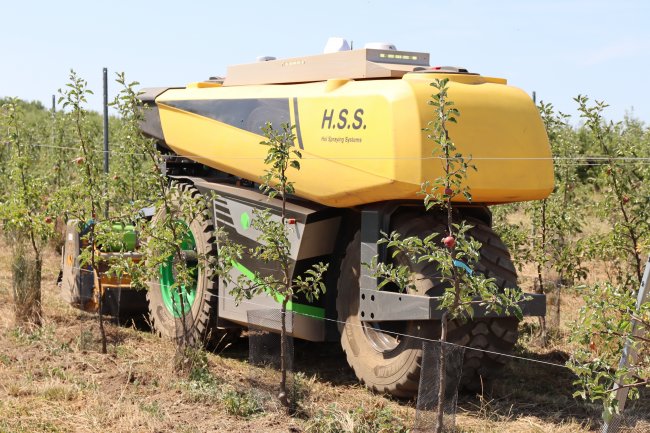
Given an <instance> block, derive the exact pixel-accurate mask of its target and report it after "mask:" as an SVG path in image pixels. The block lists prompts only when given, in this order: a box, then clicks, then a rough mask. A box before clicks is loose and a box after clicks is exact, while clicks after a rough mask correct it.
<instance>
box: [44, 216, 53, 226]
mask: <svg viewBox="0 0 650 433" xmlns="http://www.w3.org/2000/svg"><path fill="white" fill-rule="evenodd" d="M45 224H52V217H49V216H46V217H45Z"/></svg>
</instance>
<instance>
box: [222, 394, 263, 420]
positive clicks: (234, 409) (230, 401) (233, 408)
mask: <svg viewBox="0 0 650 433" xmlns="http://www.w3.org/2000/svg"><path fill="white" fill-rule="evenodd" d="M222 401H223V404H224V406H225V407H226V411H227V412H228V413H229V414H230V415H235V416H236V417H239V418H244V419H250V418H251V417H252V416H253V415H255V414H258V413H262V412H264V406H263V404H262V403H263V402H262V399H261V397H260V396H259V395H257V394H255V393H254V392H252V391H245V392H240V391H236V390H228V391H226V392H225V393H224V395H223V397H222Z"/></svg>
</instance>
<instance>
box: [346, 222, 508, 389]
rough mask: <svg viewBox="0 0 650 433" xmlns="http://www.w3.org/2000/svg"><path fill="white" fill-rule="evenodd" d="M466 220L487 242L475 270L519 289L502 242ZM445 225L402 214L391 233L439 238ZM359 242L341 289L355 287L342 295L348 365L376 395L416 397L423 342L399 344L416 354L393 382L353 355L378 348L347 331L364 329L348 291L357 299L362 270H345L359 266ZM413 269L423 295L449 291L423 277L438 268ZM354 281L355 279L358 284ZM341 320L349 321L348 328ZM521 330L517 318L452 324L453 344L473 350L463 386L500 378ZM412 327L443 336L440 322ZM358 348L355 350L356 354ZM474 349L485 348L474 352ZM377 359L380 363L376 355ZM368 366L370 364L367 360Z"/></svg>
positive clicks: (348, 254)
mask: <svg viewBox="0 0 650 433" xmlns="http://www.w3.org/2000/svg"><path fill="white" fill-rule="evenodd" d="M464 219H465V221H467V223H469V224H470V225H472V226H473V228H472V229H471V230H470V235H471V236H473V237H474V238H475V239H476V240H478V241H480V242H481V243H482V247H481V262H480V263H479V264H478V265H477V266H476V268H475V270H476V271H477V272H481V273H483V274H485V275H486V276H489V277H492V278H495V280H496V284H497V285H498V286H499V287H500V288H505V287H516V283H517V273H516V270H515V267H514V265H513V264H512V261H511V259H510V254H509V252H508V250H507V248H506V246H505V245H504V244H503V242H502V241H501V240H500V239H499V237H498V236H497V235H496V234H495V233H494V231H493V230H492V229H491V228H490V227H489V226H488V225H487V224H485V223H484V222H483V221H481V220H479V219H476V218H472V217H466V218H464ZM443 221H444V219H443V218H442V216H439V217H437V218H436V217H432V216H430V215H422V214H421V213H414V212H403V213H401V214H398V215H397V216H396V217H395V218H394V220H393V224H392V229H393V230H395V229H399V232H400V233H401V234H402V237H408V236H421V237H423V236H426V235H428V234H430V233H431V232H436V233H438V235H439V238H441V237H443V236H444V234H445V232H446V225H445V224H444V222H443ZM358 243H359V234H358V233H357V235H356V236H355V237H354V239H353V240H352V241H351V243H350V245H349V246H348V248H347V250H346V255H345V257H344V258H343V260H342V265H341V274H340V277H339V284H338V287H339V288H342V287H352V288H353V290H351V291H350V290H348V293H347V294H346V293H341V292H339V295H338V296H337V311H338V313H339V330H340V331H341V345H342V347H343V350H344V352H345V353H346V357H347V359H348V363H349V364H350V366H351V367H352V368H353V370H354V371H355V374H356V375H357V377H358V378H359V379H360V380H361V381H362V382H363V383H364V384H365V385H366V386H367V387H368V388H370V389H372V390H374V391H377V392H384V393H390V394H392V395H395V396H397V397H412V396H413V395H415V394H417V390H418V386H419V377H420V369H421V363H422V350H421V344H419V348H416V347H414V346H417V345H418V343H417V342H419V341H420V340H418V339H411V340H415V341H417V342H411V343H409V344H404V345H400V346H401V347H403V348H404V350H413V351H414V353H413V354H412V356H409V357H405V358H406V361H407V362H408V365H405V366H404V368H403V369H402V370H401V371H403V374H402V376H401V377H399V378H395V380H394V381H393V382H392V383H390V384H384V383H378V382H377V379H376V377H374V376H373V374H372V370H373V369H372V366H370V365H364V357H363V356H361V357H360V356H358V355H357V354H355V353H354V352H360V351H365V352H367V353H368V354H369V355H368V357H369V358H372V357H373V356H374V355H373V354H372V351H374V349H373V348H372V347H371V345H370V343H369V342H368V341H366V340H363V339H362V333H360V332H352V333H351V332H350V330H349V329H347V330H346V327H349V326H357V327H358V326H360V322H359V321H358V318H357V319H354V315H353V314H352V312H351V311H349V310H350V309H351V308H354V307H355V305H356V307H357V308H358V304H354V303H353V302H354V300H353V299H351V297H352V296H354V295H352V294H351V293H349V292H354V293H356V296H358V269H356V270H355V269H346V268H349V267H351V266H352V265H353V264H354V263H355V260H356V263H357V265H356V266H358V256H359V253H358V252H357V251H355V248H357V249H358V247H357V245H358ZM412 270H413V271H414V272H415V273H416V275H417V274H420V276H419V278H417V277H416V278H417V279H416V281H415V283H416V286H417V292H418V293H420V294H425V293H426V294H428V295H429V296H435V295H438V294H440V293H441V292H442V291H443V290H444V286H443V284H442V283H440V282H439V283H437V284H436V282H435V278H434V279H433V281H432V279H430V278H424V276H431V275H435V273H436V271H435V267H434V265H433V264H430V263H422V264H416V265H412ZM354 279H356V281H353V280H354ZM354 288H357V289H356V291H355V290H354ZM351 318H352V319H351ZM341 322H345V324H343V323H341ZM517 328H518V320H517V319H515V318H493V319H477V320H472V321H467V322H464V323H462V322H460V321H452V322H451V323H450V327H449V332H448V341H450V342H453V343H455V344H459V345H462V346H465V347H468V348H469V349H466V351H465V361H464V365H463V375H462V378H461V386H463V387H465V388H467V389H470V390H478V389H480V386H481V383H482V380H481V379H483V380H489V379H490V378H492V377H493V376H495V375H496V374H497V372H498V371H499V370H500V368H501V367H502V366H503V365H504V364H505V361H506V360H507V358H506V357H504V356H502V355H499V353H509V352H510V351H511V350H512V348H513V347H514V344H515V343H516V341H517V338H518V331H517ZM407 329H409V330H410V331H411V332H413V333H409V334H410V335H416V336H419V337H425V338H438V336H439V333H440V331H439V322H420V323H419V324H416V323H410V325H409V326H408V327H407ZM350 340H354V341H350ZM357 340H360V341H357ZM407 340H408V339H407ZM353 347H354V349H355V350H352V349H353ZM471 348H476V349H483V350H471ZM491 352H494V353H491ZM368 357H367V358H368ZM374 358H375V361H377V359H376V357H374ZM365 362H368V361H367V360H365ZM379 362H380V363H381V362H382V360H381V359H379ZM375 369H376V368H375Z"/></svg>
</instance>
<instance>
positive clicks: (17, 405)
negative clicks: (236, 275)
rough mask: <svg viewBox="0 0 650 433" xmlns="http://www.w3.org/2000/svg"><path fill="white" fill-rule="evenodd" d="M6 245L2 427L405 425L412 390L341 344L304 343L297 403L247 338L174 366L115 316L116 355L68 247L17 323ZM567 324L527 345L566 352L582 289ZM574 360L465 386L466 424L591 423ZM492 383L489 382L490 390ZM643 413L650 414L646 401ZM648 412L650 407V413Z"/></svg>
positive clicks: (159, 345) (164, 348) (1, 298)
mask: <svg viewBox="0 0 650 433" xmlns="http://www.w3.org/2000/svg"><path fill="white" fill-rule="evenodd" d="M5 250H6V249H3V248H2V245H0V259H2V260H0V432H1V433H18V432H30V433H38V432H77V431H84V432H102V433H103V432H162V431H164V432H186V433H193V432H199V431H200V432H223V431H227V432H232V433H237V432H250V431H259V432H269V433H275V432H287V431H292V432H324V433H327V432H358V433H366V432H367V433H370V432H406V431H408V430H409V429H412V427H413V423H414V419H415V409H414V402H413V401H397V400H393V399H390V398H387V397H383V396H379V395H373V394H372V393H370V392H368V391H367V390H366V389H365V388H363V387H362V386H361V385H359V384H358V382H357V380H356V378H355V377H354V375H353V373H352V372H351V370H350V369H349V367H347V364H346V362H345V358H344V356H343V354H342V353H341V350H340V348H339V347H338V345H336V344H322V343H321V344H316V343H309V342H296V343H295V344H296V346H295V362H294V367H295V368H296V370H297V371H298V372H299V374H296V375H294V379H295V382H296V384H297V387H298V390H299V392H298V395H299V396H298V398H297V400H298V401H297V402H296V403H297V410H296V412H295V415H294V416H293V417H289V416H287V415H286V413H285V411H284V410H283V409H282V408H281V407H280V406H279V405H278V404H277V402H276V399H275V397H274V396H275V393H277V392H276V391H275V390H276V387H277V383H278V381H277V375H278V372H277V371H275V370H271V369H261V368H258V367H251V366H250V365H249V364H248V363H247V362H246V351H247V343H246V339H243V338H242V339H239V340H237V341H235V342H234V343H233V344H232V346H231V347H228V348H227V349H225V350H221V351H220V354H219V355H216V354H212V353H206V352H204V351H197V352H196V353H193V354H192V357H191V358H192V368H190V369H189V371H187V372H185V373H184V374H180V375H179V373H177V372H175V371H174V359H175V355H176V348H175V347H174V345H173V344H172V343H171V342H169V341H165V340H161V339H159V338H158V337H156V336H154V335H153V334H151V333H149V332H146V331H142V330H138V329H135V328H133V327H118V326H116V325H114V324H112V323H108V324H107V333H108V340H109V348H108V349H109V354H108V355H101V354H99V351H98V347H99V332H98V327H97V322H96V317H94V316H93V315H89V314H86V313H82V312H79V311H77V310H75V309H72V308H71V307H69V306H68V305H66V304H64V303H63V301H62V300H61V299H60V298H59V294H58V289H57V288H56V285H55V279H56V275H57V273H58V263H59V257H58V256H57V255H56V254H54V253H48V255H47V256H46V262H45V268H44V276H43V288H44V292H43V309H44V326H43V328H42V329H40V330H38V331H36V332H33V333H30V332H27V331H24V330H17V329H15V328H14V326H13V321H12V320H11V318H12V310H11V291H10V289H9V288H10V275H9V274H8V272H9V268H8V266H7V263H6V261H7V260H8V258H7V256H3V254H6V253H3V252H2V251H5ZM562 302H563V315H562V320H561V324H560V327H559V328H558V330H557V332H556V333H555V334H554V336H553V338H552V339H551V344H550V345H549V346H548V347H545V348H542V347H540V346H539V345H538V343H537V338H536V337H535V334H536V332H537V326H538V324H537V322H536V321H535V320H527V321H526V323H525V324H524V325H523V326H522V339H521V342H520V344H519V345H518V347H517V353H518V354H519V355H521V356H524V357H529V358H536V359H539V360H542V361H548V362H554V363H562V362H563V359H564V358H565V357H566V356H567V353H569V352H570V348H569V347H568V346H566V345H565V343H564V341H565V338H564V337H565V336H566V334H567V333H568V332H569V325H570V322H571V321H572V320H574V318H575V310H576V306H578V305H579V296H578V295H577V294H575V293H574V294H571V293H568V294H566V295H565V296H563V298H562ZM571 381H572V376H571V374H570V372H568V370H566V369H561V368H557V367H552V366H548V365H541V364H540V365H538V364H533V363H530V362H524V361H513V362H510V363H509V365H508V367H507V368H506V370H505V371H504V374H503V375H502V378H501V380H499V381H498V382H497V383H495V385H494V386H493V387H492V388H491V389H489V390H486V392H485V393H484V395H483V396H482V397H478V398H477V397H475V396H472V395H461V396H460V399H459V405H458V410H457V416H456V419H457V425H458V427H459V430H458V431H460V432H468V433H469V432H472V433H474V432H476V433H478V432H480V433H491V432H495V433H496V432H499V433H502V432H503V433H507V432H518V433H533V432H548V431H553V432H560V433H563V432H567V433H568V432H571V433H574V432H575V433H586V432H590V431H595V430H596V429H597V427H598V419H599V408H598V407H597V406H592V405H588V404H585V403H582V402H579V401H576V400H574V399H573V398H572V397H571V393H572V387H571ZM488 391H489V392H488ZM635 410H636V413H639V414H643V413H650V409H649V408H647V406H644V405H643V403H642V402H638V403H636V406H635ZM644 411H645V412H644Z"/></svg>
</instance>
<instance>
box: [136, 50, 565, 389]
mask: <svg viewBox="0 0 650 433" xmlns="http://www.w3.org/2000/svg"><path fill="white" fill-rule="evenodd" d="M344 48H347V47H344ZM442 78H448V79H449V98H450V99H451V100H453V101H454V103H455V104H456V107H457V108H458V109H459V110H460V112H461V116H460V118H459V122H458V124H457V125H450V126H449V127H450V131H449V132H450V136H451V138H452V139H453V141H454V142H455V144H456V145H457V147H458V149H459V151H460V152H461V153H463V154H464V155H471V156H472V158H473V162H474V163H475V165H476V167H477V171H476V172H471V173H470V175H469V179H468V181H467V182H468V186H469V188H470V190H471V193H472V197H473V201H472V202H471V203H468V202H461V201H459V202H458V203H456V205H457V206H456V209H457V212H458V217H459V218H462V219H465V220H466V221H468V222H469V223H470V224H471V225H472V226H474V228H473V229H472V230H471V235H472V236H473V237H475V238H476V239H477V240H479V241H480V242H481V243H482V244H483V246H482V248H481V262H480V265H479V269H478V271H480V272H484V273H485V274H486V275H488V276H490V277H494V278H495V279H496V281H497V283H498V284H499V285H500V286H501V287H503V288H505V287H513V286H516V284H517V274H516V271H515V268H514V266H513V264H512V261H511V258H510V255H509V253H508V251H507V248H506V247H505V245H504V244H503V242H502V241H501V240H500V239H499V237H498V235H497V234H495V233H494V231H493V230H492V228H491V212H490V210H489V206H490V205H495V204H500V203H511V202H519V201H525V200H538V199H543V198H545V197H547V196H548V194H549V193H550V192H551V191H552V189H553V167H552V162H551V159H550V156H551V154H550V148H549V143H548V139H547V136H546V133H545V130H544V126H543V123H542V120H541V118H540V115H539V113H538V111H537V109H536V107H535V104H534V103H533V101H532V100H531V99H530V97H529V96H528V95H527V94H526V93H525V92H523V91H522V90H520V89H517V88H515V87H511V86H508V85H507V82H506V80H505V79H502V78H492V77H486V76H482V75H479V74H476V73H471V72H468V71H467V70H465V69H462V68H456V67H432V66H430V62H429V55H428V54H426V53H420V52H407V51H398V50H396V49H395V48H394V47H393V46H391V45H382V44H374V45H370V46H369V48H364V49H356V50H350V49H343V50H341V51H336V50H335V51H332V52H326V53H325V54H320V55H313V56H306V57H296V58H289V59H274V58H263V59H260V60H259V61H257V62H255V63H251V64H244V65H236V66H231V67H229V68H228V71H227V74H226V77H225V78H211V79H210V80H207V81H201V82H196V83H192V84H189V85H187V86H185V87H176V88H151V89H144V93H143V94H142V96H141V99H142V102H143V104H144V105H146V106H148V107H149V109H148V110H147V114H146V120H145V122H144V123H143V125H142V130H143V132H144V133H145V134H147V135H148V136H150V137H153V138H155V139H156V142H157V146H159V147H160V148H161V149H162V150H163V151H164V152H165V153H166V154H167V155H168V158H167V163H166V170H167V175H168V176H169V178H170V179H173V180H175V181H176V182H175V184H176V185H177V187H178V188H179V189H180V190H181V192H182V193H183V194H204V195H206V197H207V196H210V197H213V196H214V197H216V198H214V199H211V200H212V202H211V214H212V215H211V218H210V219H208V220H205V221H188V222H187V226H188V228H189V232H190V233H189V234H190V236H188V240H187V244H188V245H186V246H185V247H187V248H188V249H193V250H195V251H196V252H197V253H201V254H206V253H207V254H211V253H215V254H216V251H217V249H218V248H217V247H218V246H217V245H214V238H213V237H212V232H213V230H214V228H216V227H222V228H223V229H224V230H225V231H226V232H227V233H228V234H229V236H230V238H231V239H232V240H234V241H236V242H238V243H240V244H243V245H246V246H254V245H255V244H256V242H257V235H258V234H259V233H258V232H256V231H255V230H254V229H253V228H252V227H251V218H252V216H253V214H254V211H255V210H256V209H269V210H270V211H271V212H273V213H276V214H279V211H280V203H279V202H278V201H277V200H272V199H269V197H268V196H266V195H264V194H262V193H261V192H260V191H259V188H258V186H259V182H260V177H261V176H262V175H263V174H264V170H265V169H266V167H265V165H264V162H263V161H264V156H265V154H266V147H265V146H261V145H260V141H262V140H263V139H264V137H263V135H262V130H261V127H262V126H264V125H265V123H266V122H271V123H272V124H273V125H276V126H279V125H280V124H281V123H290V124H292V125H295V135H296V144H297V146H298V147H299V148H300V149H301V152H302V155H303V159H302V161H301V170H300V171H295V172H292V173H291V180H292V181H294V182H295V195H294V196H292V197H291V198H290V200H289V204H288V214H289V218H290V221H291V222H292V223H293V224H294V225H293V227H292V230H291V242H292V259H293V263H292V269H293V272H294V274H295V275H298V274H300V273H301V272H303V271H304V270H305V269H307V268H309V267H310V266H311V265H312V264H314V263H317V262H324V263H330V266H329V270H328V272H327V281H326V285H327V293H326V294H325V295H324V296H322V297H321V298H320V299H318V300H315V301H313V302H311V303H310V302H307V300H306V299H303V298H301V297H296V298H294V299H293V300H292V302H291V303H290V305H289V308H290V310H291V312H292V315H291V320H290V321H289V325H288V327H289V333H290V335H292V336H293V337H294V338H301V339H306V340H310V341H334V340H340V342H341V345H342V347H343V350H344V351H345V353H346V356H347V360H348V362H349V364H350V366H351V367H352V368H353V370H354V372H355V373H356V375H357V377H358V378H359V379H360V380H361V381H362V382H363V383H364V384H365V385H366V386H368V387H369V388H371V389H373V390H376V391H379V392H387V393H391V394H393V395H396V396H400V397H409V396H412V395H414V394H415V393H417V389H418V380H419V376H420V374H419V373H420V368H421V360H422V340H421V339H420V338H417V337H425V338H433V339H435V338H437V336H438V334H439V320H440V317H441V313H442V312H441V311H440V310H439V309H438V308H437V305H438V304H437V302H436V300H437V296H439V295H440V294H441V293H442V291H443V290H444V287H442V286H441V284H439V282H436V281H435V280H430V279H426V278H422V279H419V280H418V284H417V290H416V291H415V292H413V293H400V292H399V291H398V290H397V289H393V290H391V289H390V288H388V289H386V288H383V289H382V290H381V291H378V290H377V285H378V284H377V281H376V279H375V278H373V277H372V276H371V275H370V272H369V271H368V270H367V269H366V268H365V267H364V266H362V265H361V264H362V263H368V262H370V261H371V259H372V257H373V256H375V255H379V259H380V260H390V257H389V255H387V254H386V252H385V251H382V250H381V249H380V248H378V247H377V240H378V239H379V238H380V237H381V232H385V233H388V232H390V231H393V230H395V231H397V232H399V233H401V234H402V235H404V236H412V235H415V236H426V235H429V234H430V233H431V232H438V233H441V236H444V232H445V224H444V221H445V220H444V216H443V215H442V214H436V213H435V212H432V211H429V212H425V211H424V207H423V206H422V197H421V196H420V195H418V191H420V186H421V184H422V183H423V182H424V181H426V180H432V179H435V178H437V177H439V176H441V175H442V167H441V164H440V161H439V160H436V159H433V158H431V151H432V146H433V143H432V142H431V140H429V139H427V137H426V132H424V131H423V128H425V127H427V123H428V122H429V121H430V120H431V119H432V116H433V110H432V107H431V106H429V105H428V101H429V100H430V99H431V94H432V93H433V91H434V90H435V89H433V88H432V87H431V85H430V84H431V83H432V82H433V81H434V80H436V79H442ZM459 200H460V199H459ZM265 267H268V266H267V265H264V266H263V265H262V264H261V263H258V262H255V261H254V260H253V259H252V258H244V259H243V260H241V263H237V264H236V265H235V267H234V269H233V270H232V271H231V272H233V273H235V274H243V275H245V276H248V277H252V276H253V272H252V271H260V272H263V269H264V268H265ZM413 271H414V272H420V273H422V274H426V273H425V272H424V270H423V269H420V268H418V267H416V266H415V265H414V268H413ZM208 272H209V271H207V270H201V269H200V270H198V277H197V281H196V285H195V287H192V288H190V289H189V292H188V294H187V297H188V300H189V302H190V303H191V304H192V308H191V309H190V311H188V312H187V313H186V315H185V317H181V314H180V313H179V312H178V311H176V309H174V307H173V304H174V302H173V296H174V294H173V293H170V289H169V287H170V284H171V283H172V282H173V275H166V274H164V272H163V273H161V275H160V278H159V281H158V282H155V284H152V286H151V288H150V290H149V292H148V295H147V296H148V298H149V313H150V319H151V322H152V324H153V327H154V328H155V330H156V331H157V332H158V333H160V334H161V335H163V336H167V337H171V338H174V337H175V336H176V334H175V333H176V326H175V325H176V324H177V323H178V321H179V320H186V321H187V320H189V321H190V323H191V326H192V327H193V329H194V331H195V333H196V334H197V335H199V336H205V335H207V334H208V333H210V332H212V331H214V330H216V329H217V328H220V327H221V328H223V327H226V328H227V327H237V326H246V325H247V324H248V322H249V319H248V318H249V317H251V314H252V313H259V314H262V315H263V314H265V312H272V311H277V310H278V309H279V305H278V304H277V303H276V301H275V300H274V299H273V298H272V297H271V296H267V295H260V296H257V297H255V298H253V299H251V300H249V301H245V302H242V303H239V304H236V303H235V301H234V299H233V297H232V296H231V295H230V294H229V288H228V287H226V286H225V284H222V282H221V281H219V278H216V277H213V276H212V275H209V274H208ZM234 276H235V277H236V276H237V275H234ZM521 307H522V310H523V312H524V314H525V315H529V316H532V315H536V316H541V315H544V314H545V300H544V297H543V295H538V296H533V297H532V299H530V300H528V301H525V302H523V303H522V304H521ZM269 314H270V313H269ZM266 326H267V328H268V329H270V330H272V331H278V332H279V326H280V324H279V323H277V326H276V325H274V323H273V322H272V321H268V323H267V324H266ZM517 326H518V321H517V319H515V318H513V317H507V316H502V317H499V316H497V315H495V314H493V313H491V314H487V313H486V312H484V311H476V315H475V317H474V319H473V320H470V321H466V322H462V323H461V322H457V323H456V322H454V323H452V324H451V330H450V332H449V339H450V341H452V342H454V343H457V344H461V345H464V346H468V347H471V348H476V349H486V351H481V350H478V351H477V350H468V351H466V357H465V362H464V366H463V379H462V383H464V384H465V385H466V386H468V387H472V386H473V385H476V384H478V383H480V378H481V377H482V378H484V379H488V378H489V377H490V376H492V375H493V374H494V373H495V372H496V371H497V370H498V368H499V366H501V365H502V364H503V362H504V359H503V357H502V356H499V355H498V353H508V352H509V351H510V350H511V349H512V347H513V346H514V344H515V342H516V340H517V337H518V333H517Z"/></svg>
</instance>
